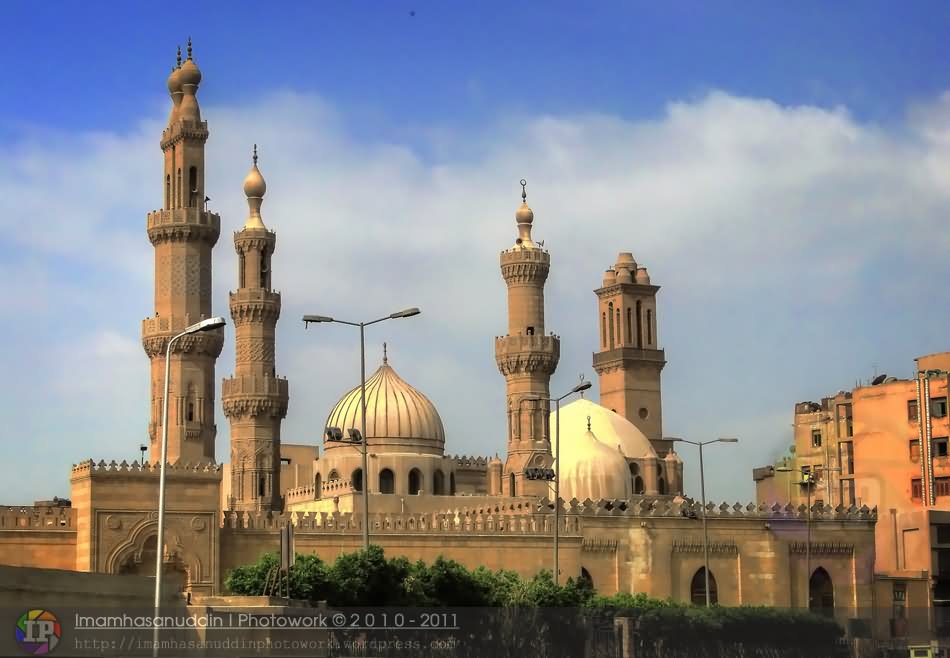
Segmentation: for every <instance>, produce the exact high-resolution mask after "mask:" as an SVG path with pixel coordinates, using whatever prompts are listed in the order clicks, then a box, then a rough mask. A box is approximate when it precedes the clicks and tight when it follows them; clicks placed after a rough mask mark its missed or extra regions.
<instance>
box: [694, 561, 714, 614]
mask: <svg viewBox="0 0 950 658" xmlns="http://www.w3.org/2000/svg"><path fill="white" fill-rule="evenodd" d="M718 589H719V588H718V587H716V577H715V576H714V575H713V572H712V571H710V572H709V602H710V603H713V604H715V603H718V602H719V592H718ZM689 600H690V601H692V602H693V605H706V568H705V567H700V568H699V569H697V570H696V574H695V575H694V576H693V581H692V582H691V583H690V585H689Z"/></svg>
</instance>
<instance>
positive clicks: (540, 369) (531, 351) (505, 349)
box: [495, 334, 561, 375]
mask: <svg viewBox="0 0 950 658" xmlns="http://www.w3.org/2000/svg"><path fill="white" fill-rule="evenodd" d="M560 358H561V339H560V338H558V337H557V336H555V335H553V334H552V335H550V336H538V335H533V336H528V335H525V336H497V337H496V338H495V362H496V363H497V365H498V369H499V370H500V371H501V374H503V375H509V374H529V373H542V374H551V373H553V372H554V370H555V369H556V368H557V363H558V361H559V360H560Z"/></svg>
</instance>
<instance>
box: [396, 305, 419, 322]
mask: <svg viewBox="0 0 950 658" xmlns="http://www.w3.org/2000/svg"><path fill="white" fill-rule="evenodd" d="M420 313H422V311H420V310H419V309H417V308H416V307H412V308H407V309H404V310H402V311H396V312H395V313H390V314H389V319H390V320H395V319H396V318H411V317H412V316H413V315H419V314H420Z"/></svg>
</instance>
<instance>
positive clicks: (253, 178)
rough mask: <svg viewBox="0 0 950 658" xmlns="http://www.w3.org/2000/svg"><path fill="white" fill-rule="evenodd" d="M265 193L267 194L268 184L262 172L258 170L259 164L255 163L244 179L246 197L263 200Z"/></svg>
mask: <svg viewBox="0 0 950 658" xmlns="http://www.w3.org/2000/svg"><path fill="white" fill-rule="evenodd" d="M255 160H256V157H255ZM265 192H267V183H265V182H264V177H263V176H262V175H261V170H260V169H258V168H257V162H255V163H254V165H253V166H252V167H251V171H249V172H248V174H247V176H246V177H245V178H244V196H246V197H248V198H251V197H255V198H261V197H263V196H264V193H265Z"/></svg>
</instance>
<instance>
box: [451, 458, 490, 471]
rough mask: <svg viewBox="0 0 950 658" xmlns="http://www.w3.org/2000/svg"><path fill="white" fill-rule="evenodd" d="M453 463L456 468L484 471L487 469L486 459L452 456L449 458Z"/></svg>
mask: <svg viewBox="0 0 950 658" xmlns="http://www.w3.org/2000/svg"><path fill="white" fill-rule="evenodd" d="M449 459H451V460H452V461H453V462H455V466H456V468H469V469H477V470H484V469H485V468H487V467H488V458H487V457H474V456H472V457H469V456H468V455H452V456H451V457H449Z"/></svg>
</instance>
